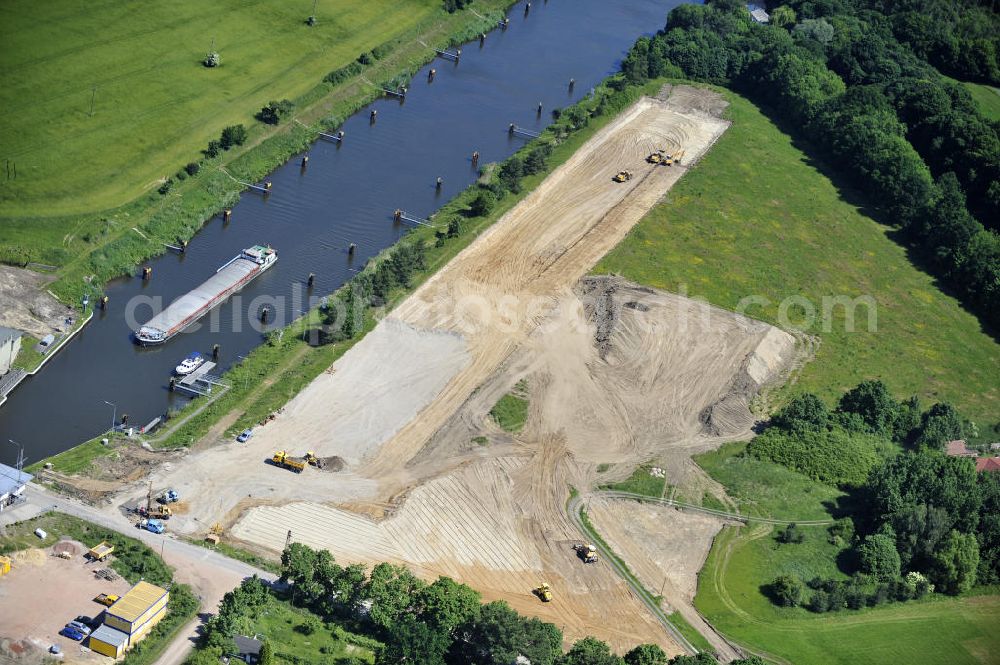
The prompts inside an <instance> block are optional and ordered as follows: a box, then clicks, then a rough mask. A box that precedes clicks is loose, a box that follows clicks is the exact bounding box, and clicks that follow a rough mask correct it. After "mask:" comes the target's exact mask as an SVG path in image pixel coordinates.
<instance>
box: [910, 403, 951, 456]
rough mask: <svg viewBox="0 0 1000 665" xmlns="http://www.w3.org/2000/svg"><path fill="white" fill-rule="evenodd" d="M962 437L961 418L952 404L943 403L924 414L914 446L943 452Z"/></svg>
mask: <svg viewBox="0 0 1000 665" xmlns="http://www.w3.org/2000/svg"><path fill="white" fill-rule="evenodd" d="M961 437H962V418H961V416H959V415H958V411H956V410H955V407H953V406H952V405H951V404H948V403H946V402H942V403H938V404H935V405H934V406H932V407H931V408H929V409H927V411H925V412H924V414H923V416H922V417H921V418H920V426H919V427H918V428H917V433H916V436H915V437H914V441H913V444H914V445H915V446H916V447H918V448H924V449H928V450H941V449H942V448H944V445H945V443H947V442H948V441H954V440H955V439H960V438H961Z"/></svg>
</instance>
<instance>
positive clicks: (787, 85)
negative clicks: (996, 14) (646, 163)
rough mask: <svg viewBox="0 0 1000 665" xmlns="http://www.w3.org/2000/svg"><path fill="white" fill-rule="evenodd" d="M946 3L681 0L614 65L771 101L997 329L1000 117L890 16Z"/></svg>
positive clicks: (635, 76) (642, 77)
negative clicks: (944, 72) (761, 19)
mask: <svg viewBox="0 0 1000 665" xmlns="http://www.w3.org/2000/svg"><path fill="white" fill-rule="evenodd" d="M944 1H945V0H941V2H934V1H933V0H927V1H926V3H921V2H917V1H916V0H914V1H912V2H902V1H901V2H896V3H890V4H891V5H893V7H894V8H895V9H898V10H899V12H898V14H892V15H891V16H887V15H885V14H882V13H880V12H879V11H877V8H874V9H873V8H871V7H868V4H869V3H868V2H867V0H789V1H788V2H787V3H785V4H784V5H782V6H781V7H779V8H774V9H773V10H772V11H773V16H774V18H775V20H774V22H773V23H772V24H771V25H760V24H756V23H753V22H752V21H751V20H750V19H749V16H748V13H747V11H746V8H745V7H744V6H743V4H742V3H739V2H734V1H733V0H725V1H722V0H716V1H715V2H712V3H711V4H710V5H707V6H704V5H688V4H686V5H681V6H679V7H677V8H675V9H674V10H673V11H671V13H670V15H669V18H668V21H667V25H666V27H665V28H664V29H663V30H661V31H660V32H659V33H658V34H657V35H655V36H654V37H643V38H640V39H639V40H638V41H637V42H636V43H635V45H634V46H633V48H632V49H631V51H630V52H629V54H628V56H627V57H626V58H625V59H624V61H623V62H622V72H623V74H624V76H625V80H626V81H628V82H631V83H642V82H645V81H646V80H648V79H650V78H655V77H658V76H664V75H669V76H686V77H688V78H693V79H697V80H704V81H710V82H715V83H720V84H727V85H731V86H732V87H734V88H735V89H737V90H739V91H740V92H742V93H744V94H746V95H747V96H749V97H751V98H753V99H756V100H758V101H760V102H762V103H765V104H767V105H768V106H769V107H770V108H772V109H773V110H774V111H775V112H776V113H778V114H779V115H781V116H782V117H783V118H785V119H787V120H789V121H790V124H792V125H794V126H796V127H799V128H801V130H802V131H803V132H804V133H805V135H806V136H808V137H809V138H810V139H811V140H812V141H813V142H815V144H816V145H818V146H819V147H821V148H822V149H823V150H824V151H826V152H827V153H828V154H829V155H830V156H831V157H832V158H833V161H835V162H836V163H837V164H839V165H840V166H841V167H842V168H843V169H844V170H845V172H846V173H847V174H848V175H849V177H850V178H851V179H852V180H853V181H854V183H855V184H856V185H857V186H858V187H859V188H860V189H862V190H863V191H865V192H866V193H867V194H868V195H870V196H871V198H872V200H874V201H878V202H880V205H881V206H882V208H883V210H884V212H885V217H886V219H887V221H889V222H890V223H892V224H894V225H896V226H898V227H899V228H900V229H901V231H902V236H903V237H904V238H905V240H906V242H908V243H910V244H911V245H912V246H913V247H914V249H915V250H916V251H917V253H918V254H919V255H920V256H921V257H922V259H923V260H924V261H925V262H926V263H927V264H928V265H929V266H930V268H931V269H932V270H933V271H934V272H935V273H936V274H937V275H938V276H940V277H941V278H942V280H943V281H945V282H946V283H947V284H948V285H949V286H950V288H951V289H952V290H953V291H954V292H955V293H956V294H957V295H958V296H959V297H960V298H961V299H962V300H963V301H964V302H965V303H966V304H967V306H969V308H970V309H972V310H974V311H976V312H977V313H978V314H979V315H980V317H982V318H983V319H984V320H985V321H987V322H988V323H989V324H990V325H991V326H992V327H993V328H996V327H997V326H998V324H1000V237H998V235H997V233H996V232H995V231H996V229H997V226H998V224H1000V139H998V126H997V123H994V122H990V121H989V120H987V119H986V118H984V117H983V116H982V115H981V114H980V113H979V112H978V110H977V108H976V106H975V103H974V101H973V100H972V98H971V96H970V95H969V93H968V91H966V90H965V89H964V88H962V87H961V86H959V85H955V84H953V83H950V82H948V81H946V80H945V79H944V78H943V77H942V76H941V75H940V74H939V73H938V72H937V71H936V70H934V69H933V67H931V66H930V65H929V64H927V62H925V61H924V60H922V59H921V58H920V57H918V55H917V54H916V53H915V52H914V49H912V48H911V47H910V46H908V44H910V41H907V42H906V43H905V44H904V43H902V42H901V41H900V40H899V39H897V36H896V32H894V25H895V24H894V23H893V21H892V20H890V19H892V18H895V17H903V16H904V15H905V16H910V15H911V14H912V13H913V12H917V13H920V10H919V8H914V7H918V6H919V5H922V4H927V5H933V6H938V5H941V4H942V3H944ZM871 4H873V5H874V4H875V3H871ZM906 8H910V9H906ZM904 9H906V11H904ZM911 10H912V11H911ZM925 15H926V16H927V17H932V18H933V17H935V16H939V14H936V13H934V12H929V13H926V14H925ZM928 20H931V19H928ZM934 20H937V19H934ZM934 20H931V23H930V24H929V28H928V29H934V30H937V31H938V34H939V36H941V38H942V39H945V40H946V41H947V39H948V37H947V34H948V31H947V29H946V28H947V25H945V24H944V23H940V24H938V23H934V22H933V21H934ZM899 21H900V22H904V18H899ZM940 21H944V19H940ZM901 24H902V23H901ZM907 34H908V35H910V36H909V37H907V40H909V39H910V38H911V37H912V39H913V40H917V36H916V32H913V33H912V34H911V33H907ZM993 34H994V36H993V41H992V42H991V41H990V40H989V39H986V40H985V42H983V44H982V48H983V49H985V50H986V51H989V48H990V47H989V44H993V45H995V40H996V37H995V34H996V33H993ZM977 43H979V42H977ZM917 53H919V54H920V55H923V56H924V57H928V56H927V55H926V53H924V51H921V50H917ZM988 59H989V58H987V60H988ZM994 59H995V58H994ZM994 64H995V63H994ZM984 225H985V226H984Z"/></svg>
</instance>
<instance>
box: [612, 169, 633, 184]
mask: <svg viewBox="0 0 1000 665" xmlns="http://www.w3.org/2000/svg"><path fill="white" fill-rule="evenodd" d="M631 179H632V172H631V171H619V172H618V174H617V175H616V176H615V177H614V178H612V180H614V181H615V182H625V181H626V180H631Z"/></svg>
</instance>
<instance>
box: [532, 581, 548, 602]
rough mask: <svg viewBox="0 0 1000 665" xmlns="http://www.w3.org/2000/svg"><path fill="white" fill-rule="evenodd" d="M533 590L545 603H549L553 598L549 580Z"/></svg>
mask: <svg viewBox="0 0 1000 665" xmlns="http://www.w3.org/2000/svg"><path fill="white" fill-rule="evenodd" d="M532 592H533V593H534V594H535V595H536V596H538V598H539V600H541V601H542V602H543V603H548V602H550V601H551V600H552V589H551V588H550V587H549V583H548V582H542V583H541V584H540V585H539V586H537V587H535V588H534V589H532Z"/></svg>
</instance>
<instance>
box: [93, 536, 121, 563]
mask: <svg viewBox="0 0 1000 665" xmlns="http://www.w3.org/2000/svg"><path fill="white" fill-rule="evenodd" d="M114 551H115V546H114V545H109V544H108V542H107V541H106V540H102V541H101V542H100V543H98V544H97V545H94V546H93V547H91V548H90V551H89V552H87V556H88V557H90V558H91V560H93V561H104V559H106V558H107V557H109V556H110V555H111V553H112V552H114Z"/></svg>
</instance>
